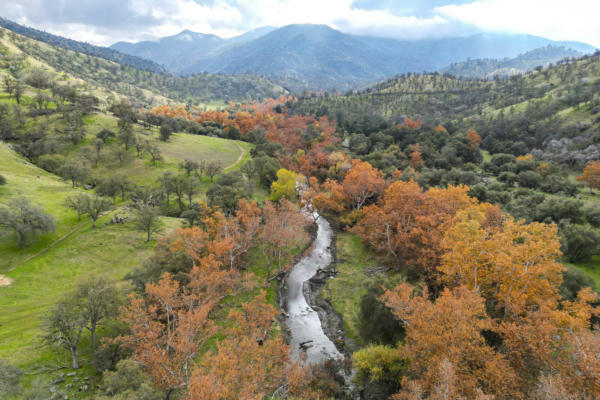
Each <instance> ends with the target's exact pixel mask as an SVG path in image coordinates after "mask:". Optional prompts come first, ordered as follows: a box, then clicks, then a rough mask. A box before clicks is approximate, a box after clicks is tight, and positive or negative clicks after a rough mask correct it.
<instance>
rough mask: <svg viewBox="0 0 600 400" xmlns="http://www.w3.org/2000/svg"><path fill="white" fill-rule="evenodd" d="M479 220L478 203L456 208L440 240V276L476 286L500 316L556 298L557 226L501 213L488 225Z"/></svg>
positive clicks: (559, 268)
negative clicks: (453, 220)
mask: <svg viewBox="0 0 600 400" xmlns="http://www.w3.org/2000/svg"><path fill="white" fill-rule="evenodd" d="M484 207H485V206H484ZM485 222H486V214H485V209H484V208H483V207H482V206H477V207H473V208H470V209H467V210H463V211H459V213H458V215H457V222H456V224H455V225H454V226H453V227H452V228H450V229H449V230H448V231H447V232H446V234H445V237H444V239H443V241H442V247H443V248H444V249H445V250H446V253H445V254H444V255H443V256H442V261H441V265H440V267H439V270H440V271H441V272H442V280H443V281H444V282H445V283H447V284H449V285H466V286H467V287H469V288H471V289H474V290H476V291H477V292H478V293H480V294H481V295H482V296H483V297H485V298H486V299H488V301H489V303H488V304H489V306H490V310H489V311H490V312H491V313H493V315H500V314H501V315H502V317H503V318H504V319H505V318H508V317H512V316H517V315H522V314H523V313H524V312H525V311H526V310H527V309H528V308H530V307H532V306H536V307H539V306H541V302H548V301H550V302H556V300H557V298H558V287H559V286H560V283H561V281H562V271H563V270H564V268H563V267H562V265H561V264H560V263H559V262H557V258H558V257H559V256H560V255H561V252H560V241H559V240H558V231H557V227H556V226H555V225H546V224H541V223H531V224H525V223H524V222H523V221H515V220H514V219H512V218H510V217H505V218H504V220H503V221H502V223H501V226H500V227H499V229H495V230H490V229H489V228H488V227H487V226H486V225H485Z"/></svg>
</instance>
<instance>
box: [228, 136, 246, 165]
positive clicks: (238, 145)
mask: <svg viewBox="0 0 600 400" xmlns="http://www.w3.org/2000/svg"><path fill="white" fill-rule="evenodd" d="M235 145H236V146H237V147H238V149H240V151H241V154H240V156H239V157H238V159H237V160H236V161H235V162H234V163H233V164H231V165H229V166H227V167H225V168H223V169H232V168H235V167H237V165H238V164H239V163H241V162H242V160H243V159H244V157H246V149H244V148H243V147H242V146H240V144H239V143H238V142H235Z"/></svg>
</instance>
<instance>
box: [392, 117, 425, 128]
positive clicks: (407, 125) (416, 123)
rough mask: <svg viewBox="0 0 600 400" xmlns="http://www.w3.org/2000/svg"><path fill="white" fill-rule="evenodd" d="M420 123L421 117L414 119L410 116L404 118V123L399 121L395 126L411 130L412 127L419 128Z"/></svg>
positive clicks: (421, 121)
mask: <svg viewBox="0 0 600 400" xmlns="http://www.w3.org/2000/svg"><path fill="white" fill-rule="evenodd" d="M422 124H423V120H422V119H421V117H419V118H417V119H416V120H414V121H413V120H412V119H410V118H404V123H402V122H400V123H399V124H398V125H397V126H398V128H404V129H410V130H413V129H419V128H420V127H421V125H422Z"/></svg>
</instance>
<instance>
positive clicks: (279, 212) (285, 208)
mask: <svg viewBox="0 0 600 400" xmlns="http://www.w3.org/2000/svg"><path fill="white" fill-rule="evenodd" d="M263 216H264V224H263V225H262V227H261V229H260V232H259V233H258V240H259V241H260V247H261V249H262V253H263V255H264V256H265V259H266V263H267V281H269V280H270V279H271V264H272V262H273V261H275V260H277V267H278V269H279V271H281V269H282V265H281V263H282V261H283V260H286V259H287V258H288V257H289V255H290V253H291V251H292V250H293V249H294V248H295V247H297V246H298V245H300V244H302V243H305V242H307V241H308V234H307V233H306V231H305V227H306V225H307V219H306V217H305V216H304V215H303V214H302V213H301V212H300V211H299V210H297V209H295V208H294V205H293V204H292V203H291V202H290V201H288V200H286V199H282V200H280V201H279V202H278V203H272V202H270V201H266V202H265V207H264V210H263Z"/></svg>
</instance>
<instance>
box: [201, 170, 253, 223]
mask: <svg viewBox="0 0 600 400" xmlns="http://www.w3.org/2000/svg"><path fill="white" fill-rule="evenodd" d="M252 191H253V188H252V182H250V181H248V180H247V179H246V178H245V177H244V175H243V174H242V173H241V172H240V171H233V172H230V173H227V174H223V175H219V176H218V177H217V179H216V181H215V183H214V184H212V185H210V187H209V188H208V190H207V191H206V197H207V198H208V204H209V205H210V206H213V207H214V206H218V207H220V208H221V210H223V212H225V213H226V214H229V213H233V212H235V210H236V209H237V206H238V202H239V201H240V200H241V199H249V198H250V197H251V196H252Z"/></svg>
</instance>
